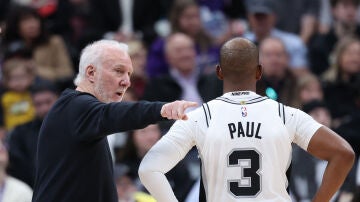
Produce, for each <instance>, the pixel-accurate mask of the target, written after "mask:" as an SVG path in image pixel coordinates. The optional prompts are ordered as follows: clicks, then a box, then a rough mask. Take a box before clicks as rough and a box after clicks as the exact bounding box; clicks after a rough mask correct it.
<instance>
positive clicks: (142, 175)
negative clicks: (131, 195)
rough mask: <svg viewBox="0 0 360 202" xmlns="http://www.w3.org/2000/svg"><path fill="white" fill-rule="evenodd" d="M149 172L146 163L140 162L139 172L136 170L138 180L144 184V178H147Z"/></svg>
mask: <svg viewBox="0 0 360 202" xmlns="http://www.w3.org/2000/svg"><path fill="white" fill-rule="evenodd" d="M150 172H151V171H150V167H149V166H148V164H147V163H146V162H144V161H142V162H141V163H140V166H139V170H138V174H139V178H140V180H141V182H143V183H144V181H145V179H146V176H149V175H150Z"/></svg>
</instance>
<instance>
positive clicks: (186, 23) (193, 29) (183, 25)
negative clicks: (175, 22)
mask: <svg viewBox="0 0 360 202" xmlns="http://www.w3.org/2000/svg"><path fill="white" fill-rule="evenodd" d="M179 26H180V29H181V30H182V31H183V32H185V33H186V34H188V35H190V36H195V35H196V34H197V33H199V31H200V29H201V20H200V11H199V7H198V6H196V5H192V6H189V7H187V8H186V9H184V11H183V12H182V14H181V15H180V18H179Z"/></svg>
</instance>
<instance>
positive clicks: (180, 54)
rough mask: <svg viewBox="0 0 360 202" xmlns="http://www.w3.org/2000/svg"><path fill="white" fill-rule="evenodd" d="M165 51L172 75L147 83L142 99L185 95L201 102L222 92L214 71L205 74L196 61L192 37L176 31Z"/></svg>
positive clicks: (166, 99)
mask: <svg viewBox="0 0 360 202" xmlns="http://www.w3.org/2000/svg"><path fill="white" fill-rule="evenodd" d="M165 55H166V59H167V63H168V64H169V65H170V70H169V75H164V76H161V77H157V78H154V79H152V80H150V82H149V83H148V85H147V87H146V90H145V94H144V96H143V99H145V100H149V101H154V100H160V101H165V102H166V101H171V100H177V99H185V100H190V101H194V102H197V103H199V104H201V103H203V102H206V101H209V100H210V99H212V98H216V97H217V96H219V95H220V92H221V90H222V86H221V84H220V82H217V81H218V80H217V78H216V77H215V75H202V74H201V73H200V70H199V69H198V67H197V64H196V49H195V44H194V41H193V40H192V38H190V37H189V36H187V35H185V34H183V33H174V34H172V35H170V36H169V37H168V38H167V39H166V45H165Z"/></svg>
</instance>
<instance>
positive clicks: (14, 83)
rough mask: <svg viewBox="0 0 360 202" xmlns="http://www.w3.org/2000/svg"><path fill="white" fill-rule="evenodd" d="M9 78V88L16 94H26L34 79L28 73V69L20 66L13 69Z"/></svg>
mask: <svg viewBox="0 0 360 202" xmlns="http://www.w3.org/2000/svg"><path fill="white" fill-rule="evenodd" d="M24 65H25V64H24ZM8 77H9V78H8V81H7V86H8V88H9V89H11V90H14V91H16V92H24V91H26V90H28V88H29V87H30V85H31V83H32V81H33V77H32V76H31V75H30V74H29V73H28V71H27V70H26V67H23V66H18V67H16V68H14V69H12V70H11V71H10V72H9V75H8Z"/></svg>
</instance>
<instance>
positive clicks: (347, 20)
mask: <svg viewBox="0 0 360 202" xmlns="http://www.w3.org/2000/svg"><path fill="white" fill-rule="evenodd" d="M332 11H333V15H334V17H335V19H337V20H338V21H339V22H341V23H343V24H349V25H354V24H356V13H357V6H356V5H355V4H354V2H353V1H339V2H338V3H337V4H336V5H335V7H334V8H333V9H332Z"/></svg>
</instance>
